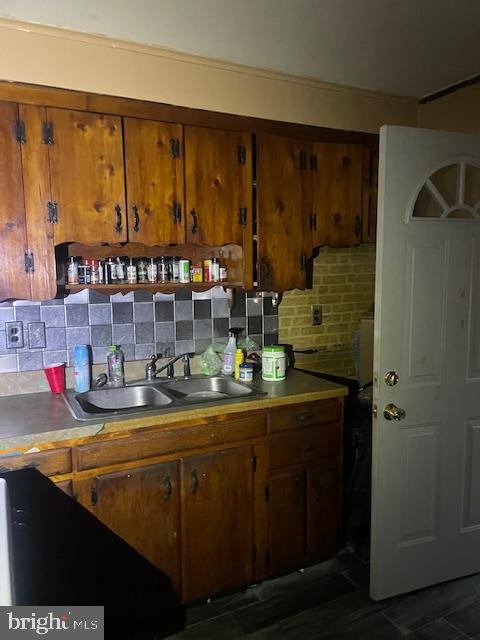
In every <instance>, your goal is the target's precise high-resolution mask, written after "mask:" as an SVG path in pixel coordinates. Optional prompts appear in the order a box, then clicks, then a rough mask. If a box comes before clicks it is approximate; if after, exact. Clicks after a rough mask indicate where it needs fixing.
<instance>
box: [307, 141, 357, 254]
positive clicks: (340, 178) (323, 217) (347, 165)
mask: <svg viewBox="0 0 480 640" xmlns="http://www.w3.org/2000/svg"><path fill="white" fill-rule="evenodd" d="M314 152H315V154H316V157H317V169H316V171H315V175H314V212H315V214H316V218H315V219H314V220H315V223H314V229H313V245H314V246H322V245H326V246H329V247H351V246H354V245H357V244H359V243H360V242H361V240H362V237H361V236H362V211H363V148H362V146H361V145H354V144H329V143H316V144H315V148H314Z"/></svg>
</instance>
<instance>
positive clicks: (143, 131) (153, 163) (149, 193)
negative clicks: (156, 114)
mask: <svg viewBox="0 0 480 640" xmlns="http://www.w3.org/2000/svg"><path fill="white" fill-rule="evenodd" d="M123 124H124V135H125V164H126V172H127V203H128V237H129V240H130V242H141V243H143V244H146V245H155V244H183V243H184V242H185V221H184V206H183V191H184V184H183V129H182V126H181V125H177V124H165V123H163V122H154V121H151V120H137V119H134V118H125V119H124V122H123Z"/></svg>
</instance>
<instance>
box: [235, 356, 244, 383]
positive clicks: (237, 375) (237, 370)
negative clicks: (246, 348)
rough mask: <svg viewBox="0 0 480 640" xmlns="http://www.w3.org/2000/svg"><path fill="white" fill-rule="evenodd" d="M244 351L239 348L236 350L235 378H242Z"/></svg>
mask: <svg viewBox="0 0 480 640" xmlns="http://www.w3.org/2000/svg"><path fill="white" fill-rule="evenodd" d="M243 360H244V358H243V351H242V350H241V349H237V350H236V351H235V376H234V377H235V380H240V365H241V364H243Z"/></svg>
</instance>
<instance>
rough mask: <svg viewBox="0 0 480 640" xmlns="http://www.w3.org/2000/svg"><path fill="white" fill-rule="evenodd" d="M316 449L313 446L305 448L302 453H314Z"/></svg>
mask: <svg viewBox="0 0 480 640" xmlns="http://www.w3.org/2000/svg"><path fill="white" fill-rule="evenodd" d="M314 450H315V447H313V446H312V445H310V446H308V447H305V449H302V453H310V451H314Z"/></svg>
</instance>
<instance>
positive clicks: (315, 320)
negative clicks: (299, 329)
mask: <svg viewBox="0 0 480 640" xmlns="http://www.w3.org/2000/svg"><path fill="white" fill-rule="evenodd" d="M321 324H322V305H321V304H312V326H313V327H318V326H319V325H321Z"/></svg>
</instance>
